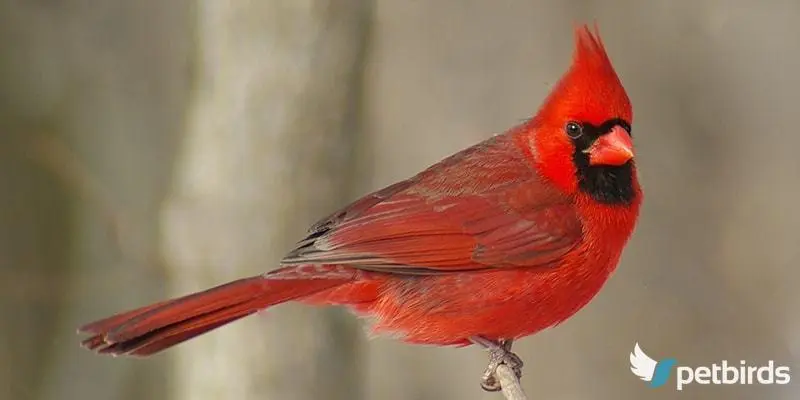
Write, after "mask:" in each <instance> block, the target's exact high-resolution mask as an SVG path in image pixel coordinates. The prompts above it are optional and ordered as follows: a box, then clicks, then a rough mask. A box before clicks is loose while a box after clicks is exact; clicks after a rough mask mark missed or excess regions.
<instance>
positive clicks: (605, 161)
mask: <svg viewBox="0 0 800 400" xmlns="http://www.w3.org/2000/svg"><path fill="white" fill-rule="evenodd" d="M586 152H587V153H589V165H613V166H620V165H622V164H625V163H626V162H628V161H629V160H630V159H631V158H633V141H632V140H631V135H629V134H628V132H627V131H626V130H625V129H624V128H622V127H621V126H619V125H617V126H615V127H613V128H611V132H609V133H607V134H605V135H603V136H600V137H599V138H598V139H597V140H595V142H594V143H593V144H592V146H591V147H589V149H588V150H586Z"/></svg>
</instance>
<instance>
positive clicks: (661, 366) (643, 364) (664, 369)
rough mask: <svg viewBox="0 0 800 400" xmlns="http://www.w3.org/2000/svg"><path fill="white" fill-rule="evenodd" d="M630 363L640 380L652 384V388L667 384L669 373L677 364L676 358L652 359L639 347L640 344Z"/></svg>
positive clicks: (634, 349) (636, 345)
mask: <svg viewBox="0 0 800 400" xmlns="http://www.w3.org/2000/svg"><path fill="white" fill-rule="evenodd" d="M630 361H631V372H633V374H634V375H636V376H638V377H639V379H641V380H643V381H646V382H650V386H651V387H659V386H662V385H664V384H665V383H667V380H668V379H669V372H670V370H672V367H673V366H674V365H675V364H676V363H677V361H676V360H675V359H674V358H665V359H663V360H661V361H656V360H654V359H652V358H650V356H648V355H647V354H645V352H644V351H643V350H642V348H641V347H640V346H639V342H636V344H635V345H634V346H633V351H632V352H631V355H630Z"/></svg>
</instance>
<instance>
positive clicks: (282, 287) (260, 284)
mask: <svg viewBox="0 0 800 400" xmlns="http://www.w3.org/2000/svg"><path fill="white" fill-rule="evenodd" d="M285 270H288V272H290V273H293V272H295V271H296V269H295V267H290V268H286V269H285ZM278 271H281V270H278ZM290 275H291V274H290ZM294 275H297V274H294ZM276 278H277V279H276ZM305 278H306V279H303V277H295V276H288V277H283V276H281V275H280V274H278V275H273V274H267V275H259V276H254V277H250V278H245V279H240V280H237V281H233V282H230V283H227V284H224V285H221V286H217V287H214V288H211V289H208V290H205V291H202V292H198V293H194V294H190V295H188V296H184V297H179V298H176V299H172V300H167V301H163V302H160V303H156V304H152V305H149V306H145V307H141V308H137V309H135V310H131V311H127V312H123V313H120V314H117V315H114V316H111V317H108V318H105V319H101V320H99V321H95V322H92V323H89V324H86V325H84V326H82V327H80V328H79V329H78V331H79V332H84V333H89V334H91V335H92V336H91V337H89V338H87V339H86V340H84V341H83V342H82V345H83V346H84V347H86V348H88V349H90V350H93V351H96V352H98V353H103V354H113V355H136V356H148V355H151V354H154V353H157V352H159V351H162V350H164V349H167V348H169V347H172V346H174V345H176V344H178V343H181V342H184V341H186V340H189V339H191V338H193V337H195V336H198V335H201V334H203V333H206V332H208V331H210V330H212V329H215V328H219V327H220V326H222V325H225V324H227V323H230V322H233V321H235V320H237V319H240V318H243V317H246V316H248V315H250V314H253V313H255V312H257V311H259V310H262V309H265V308H268V307H270V306H273V305H276V304H280V303H283V302H286V301H290V300H295V299H298V298H302V297H306V296H310V295H313V294H315V293H318V292H321V291H323V290H325V289H329V288H332V287H335V286H339V285H341V284H343V283H345V282H347V280H343V279H313V278H311V277H307V276H306V277H305Z"/></svg>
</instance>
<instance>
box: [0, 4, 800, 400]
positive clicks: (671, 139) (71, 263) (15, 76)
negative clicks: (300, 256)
mask: <svg viewBox="0 0 800 400" xmlns="http://www.w3.org/2000/svg"><path fill="white" fill-rule="evenodd" d="M799 16H800V2H797V1H793V0H783V1H782V0H774V1H769V2H754V1H749V0H708V1H703V2H690V1H674V0H652V1H647V2H644V1H634V0H616V1H596V0H595V1H591V0H569V1H561V2H555V1H544V0H497V1H481V0H459V1H455V0H452V1H427V2H425V1H401V0H381V1H367V0H327V1H326V0H286V1H279V0H273V1H238V2H223V1H214V0H172V1H168V2H167V1H156V0H138V1H122V0H105V1H102V2H100V1H90V0H61V1H48V0H0V40H2V41H3V43H2V46H0V128H1V130H0V399H14V400H17V399H19V400H39V399H41V400H50V399H53V400H55V399H90V400H94V399H119V400H127V399H144V398H147V399H156V400H159V399H164V400H188V399H192V400H204V399H240V400H249V399H281V400H293V399H298V400H301V399H331V400H339V399H353V400H359V399H386V400H401V399H402V400H409V399H413V400H426V399H499V398H501V396H500V395H499V394H490V393H484V392H482V391H481V390H480V388H479V386H478V380H479V379H478V378H479V376H480V374H481V373H482V371H483V368H484V367H485V363H486V354H485V352H483V351H481V350H479V349H476V348H466V349H439V348H432V347H415V346H410V345H404V344H401V343H397V342H394V341H391V340H389V339H380V338H379V339H374V340H367V339H366V337H365V335H363V334H362V331H363V330H362V328H361V324H360V322H359V321H358V320H357V319H356V318H354V317H352V316H351V315H349V314H348V313H346V312H343V311H341V310H314V309H310V308H307V307H303V306H297V305H291V304H290V305H285V306H281V307H278V308H276V309H274V310H270V311H268V312H266V313H264V314H263V315H259V316H256V317H251V318H248V319H246V320H243V321H241V322H238V323H236V324H234V325H232V326H228V327H225V328H223V329H220V330H218V331H215V332H214V333H212V334H209V335H206V336H203V337H202V338H199V339H197V340H194V341H192V342H190V343H187V344H184V345H182V346H179V347H178V348H176V349H174V350H172V351H169V352H166V353H164V354H163V355H158V356H156V357H153V358H149V359H146V360H145V359H128V358H119V359H112V358H109V357H99V356H95V355H93V354H91V353H89V352H87V351H84V350H82V349H80V348H79V346H78V341H79V337H78V336H76V335H75V328H76V327H77V326H78V325H80V324H81V323H83V322H87V321H90V320H93V319H96V318H98V317H102V316H105V315H107V314H109V313H111V312H115V311H120V310H123V309H128V308H131V307H134V306H139V305H143V304H145V303H149V302H152V301H155V300H159V299H161V298H163V297H165V296H174V295H178V294H185V293H188V292H190V291H194V290H198V289H203V288H206V287H209V286H212V285H216V284H219V283H222V282H225V281H227V280H230V279H233V278H236V277H241V276H247V275H251V274H256V273H259V272H262V271H265V270H268V269H271V268H274V267H276V266H277V265H276V263H277V261H278V260H279V259H280V257H281V256H282V255H283V254H284V252H285V251H287V250H288V249H289V248H290V246H291V244H293V243H294V242H295V241H296V240H298V239H300V238H301V235H302V234H303V232H304V231H305V229H306V228H307V227H308V225H309V224H310V223H312V222H314V221H315V220H317V219H318V218H320V217H323V216H325V215H327V214H328V213H329V212H331V211H333V210H335V209H336V208H338V207H339V206H341V205H344V204H345V203H346V202H347V201H349V200H352V199H354V198H356V197H358V196H359V195H361V194H364V193H366V192H368V191H371V190H374V189H377V188H380V187H382V186H384V185H387V184H389V183H392V182H393V181H395V180H398V179H402V178H405V177H408V176H410V175H411V174H413V173H415V172H417V171H418V170H420V169H422V168H424V167H426V166H428V165H429V164H431V163H433V162H435V161H437V160H439V159H441V158H443V157H444V156H446V155H448V154H450V153H452V152H455V151H457V150H459V149H461V148H464V147H466V146H469V145H471V144H473V143H476V142H478V141H480V140H483V139H485V138H487V137H489V136H490V135H491V134H492V133H496V132H502V131H503V130H505V129H506V128H508V127H510V126H512V125H515V124H517V123H518V122H519V121H520V120H522V119H524V118H526V117H528V116H530V115H531V114H532V113H533V112H535V110H536V108H537V107H538V106H539V104H540V102H541V101H542V99H543V97H544V96H545V95H546V94H547V92H548V91H549V89H550V88H551V86H552V85H553V84H554V83H555V81H556V80H557V79H558V78H559V76H560V74H561V73H562V72H563V71H564V70H565V68H566V67H567V66H568V64H569V60H570V55H571V51H572V40H573V38H572V28H573V23H574V22H581V21H586V22H591V21H593V20H596V21H597V22H598V23H599V25H600V28H601V31H602V33H603V39H604V41H605V43H606V46H607V49H608V52H609V54H610V56H611V58H612V60H613V61H614V65H615V67H616V69H617V71H618V73H619V75H620V77H621V79H622V81H623V83H624V85H625V87H626V88H627V90H628V93H629V95H630V97H631V99H632V101H633V104H634V109H635V115H636V116H635V122H634V133H635V139H636V141H637V149H638V163H639V166H640V167H639V168H640V174H641V179H642V181H643V185H644V188H645V191H646V200H645V205H644V212H643V215H642V218H641V221H640V225H639V227H638V230H637V232H636V234H635V236H634V239H633V240H632V242H631V243H630V245H629V246H628V248H627V250H626V253H625V255H624V257H623V262H622V264H621V266H620V268H619V269H618V270H617V272H616V273H615V275H614V276H613V277H612V279H611V280H610V281H609V283H608V284H607V285H606V287H605V290H603V291H602V292H601V293H600V295H599V296H598V297H597V298H596V299H595V301H593V302H592V303H591V304H590V305H589V306H587V307H586V308H585V309H583V310H582V311H581V312H580V313H578V314H577V315H576V316H575V317H574V318H572V319H570V320H569V321H568V322H566V323H564V324H562V325H560V326H558V327H556V328H553V329H549V330H547V331H545V332H542V333H541V334H539V335H536V336H534V337H529V338H526V339H524V340H522V341H520V342H519V343H518V344H517V345H516V346H517V347H516V349H517V352H518V354H520V356H522V358H523V359H524V360H525V361H526V366H525V376H524V378H523V381H522V382H523V385H524V387H525V389H526V391H527V392H528V394H529V396H530V397H531V398H532V399H548V400H554V399H638V398H650V399H671V398H677V397H680V398H683V399H770V400H771V399H796V398H798V397H800V386H799V385H800V384H797V383H795V382H800V375H796V376H795V377H794V379H793V381H792V383H791V384H790V385H783V386H776V385H773V386H741V385H733V386H718V385H717V386H714V385H706V386H702V385H697V384H695V385H691V386H689V387H687V388H686V389H685V390H684V391H683V392H681V393H678V392H676V391H675V389H674V375H673V377H672V378H671V381H670V383H668V385H667V386H664V387H661V388H658V389H653V388H650V387H648V386H647V384H645V383H644V382H642V381H640V380H639V379H638V378H636V377H635V376H634V375H633V374H631V372H630V370H629V362H628V354H629V353H630V352H631V350H632V348H633V345H634V343H635V342H637V341H638V342H639V343H640V345H641V346H642V348H643V349H644V351H645V352H647V353H648V354H649V355H650V356H652V357H654V358H657V359H658V358H665V357H674V358H676V359H677V360H678V363H679V364H683V365H694V366H697V365H709V364H711V363H714V362H717V363H718V362H719V361H720V360H723V359H727V360H733V361H734V362H738V360H741V359H746V360H748V361H749V362H750V363H752V364H763V363H766V362H767V361H768V360H770V359H771V360H775V361H776V363H779V364H786V365H789V366H790V367H791V368H792V369H793V372H795V371H794V370H795V369H797V368H799V367H800V316H798V313H797V310H798V306H800V291H798V290H797V287H796V283H797V282H798V277H800V272H798V269H797V265H796V263H797V260H798V259H800V233H798V229H797V227H798V226H800V213H798V212H797V209H798V208H797V207H798V204H800V180H799V179H798V176H799V175H800V157H798V156H797V154H796V152H797V148H798V146H800V134H798V132H797V105H798V104H800V81H798V75H797V71H799V70H800V26H798V25H797V23H796V21H797V18H798V17H799Z"/></svg>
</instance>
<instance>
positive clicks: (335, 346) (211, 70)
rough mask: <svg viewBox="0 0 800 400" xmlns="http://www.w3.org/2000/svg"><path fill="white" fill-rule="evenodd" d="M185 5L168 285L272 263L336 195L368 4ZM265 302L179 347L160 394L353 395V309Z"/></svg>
mask: <svg viewBox="0 0 800 400" xmlns="http://www.w3.org/2000/svg"><path fill="white" fill-rule="evenodd" d="M197 6H198V10H197V18H198V21H199V25H198V30H197V35H198V37H197V43H198V46H199V48H198V54H199V60H198V63H199V66H198V77H197V79H198V80H197V82H196V85H195V88H196V91H195V98H194V104H193V105H192V107H191V110H190V115H189V121H188V126H187V133H186V136H185V138H184V142H183V148H182V151H181V154H180V156H179V161H178V164H177V172H176V175H175V176H174V182H173V191H172V194H171V195H170V197H169V199H168V201H167V203H166V205H165V208H164V219H163V239H164V243H163V254H164V256H165V258H166V261H167V263H168V264H169V265H170V266H171V267H172V268H173V271H172V276H173V279H174V281H173V285H172V286H173V287H172V290H173V294H175V295H182V294H186V293H187V292H190V291H195V290H198V289H203V288H207V287H210V286H213V285H217V284H220V283H223V282H226V281H228V280H232V279H235V278H237V277H242V276H247V275H254V274H258V273H261V272H264V271H267V270H269V269H272V268H274V267H276V266H277V263H278V260H280V258H281V256H282V255H283V254H284V252H286V251H287V250H288V249H289V247H290V246H291V244H292V243H293V242H295V241H296V240H298V239H300V238H301V235H302V234H303V232H304V231H305V229H306V228H307V226H308V225H309V224H310V223H312V222H313V221H314V220H316V219H317V218H320V217H322V216H324V215H326V214H327V213H329V212H331V211H333V209H334V208H336V207H337V206H340V205H341V204H342V202H344V201H345V200H347V199H348V198H349V197H350V195H349V194H348V192H349V187H350V185H351V174H350V173H349V172H350V171H349V169H350V168H351V160H352V159H353V146H354V143H355V140H356V136H355V135H354V131H355V126H354V122H353V121H354V119H353V116H354V107H355V106H356V105H357V103H358V101H357V100H358V98H357V97H358V92H359V90H358V88H359V85H358V82H359V80H360V76H361V71H360V69H361V65H362V58H363V54H362V53H363V50H364V45H365V38H366V36H367V26H368V22H369V17H370V12H369V11H370V10H369V2H368V1H366V0H365V1H349V2H337V1H333V0H330V1H314V0H303V1H299V0H296V1H265V2H246V3H235V2H234V3H228V2H218V1H211V0H201V1H199V2H198V4H197ZM266 314H267V315H259V316H255V317H250V318H247V319H245V320H243V321H240V322H237V323H236V324H233V325H231V326H227V327H224V328H222V329H220V330H218V331H215V332H213V333H212V334H209V335H206V336H204V337H202V338H199V339H198V340H196V341H193V342H191V343H188V344H185V345H183V346H181V347H179V348H178V349H177V350H176V352H175V354H176V355H177V365H176V366H175V368H174V372H173V374H174V376H173V378H172V380H171V382H172V384H173V387H172V390H173V395H174V397H173V398H175V399H192V400H203V399H221V398H229V399H237V400H247V399H281V400H291V399H311V398H325V399H348V400H349V399H357V398H359V397H360V384H361V382H360V381H361V380H360V375H361V374H360V368H361V367H360V365H361V361H360V357H359V351H358V349H359V344H358V341H359V339H358V337H359V336H360V335H359V332H358V329H357V328H356V321H355V320H354V319H347V320H342V319H341V316H340V315H338V313H336V312H331V311H330V310H329V311H327V312H320V311H317V310H312V309H310V308H306V307H302V306H297V305H285V306H282V307H280V308H279V309H277V310H275V311H270V312H267V313H266ZM348 318H349V317H348Z"/></svg>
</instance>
